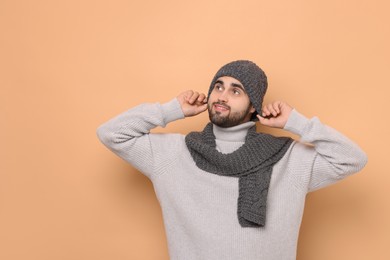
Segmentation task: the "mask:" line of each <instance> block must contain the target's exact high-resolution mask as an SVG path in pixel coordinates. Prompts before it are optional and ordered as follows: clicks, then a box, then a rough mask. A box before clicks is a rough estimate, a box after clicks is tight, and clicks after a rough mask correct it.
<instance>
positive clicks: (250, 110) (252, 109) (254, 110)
mask: <svg viewBox="0 0 390 260" xmlns="http://www.w3.org/2000/svg"><path fill="white" fill-rule="evenodd" d="M249 112H251V113H254V112H256V109H255V107H254V106H252V105H251V109H249Z"/></svg>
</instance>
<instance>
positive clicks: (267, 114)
mask: <svg viewBox="0 0 390 260" xmlns="http://www.w3.org/2000/svg"><path fill="white" fill-rule="evenodd" d="M261 111H262V115H263V116H264V117H266V116H269V115H271V112H270V111H269V110H268V107H267V106H263V109H262V110H261Z"/></svg>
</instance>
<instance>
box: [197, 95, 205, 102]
mask: <svg viewBox="0 0 390 260" xmlns="http://www.w3.org/2000/svg"><path fill="white" fill-rule="evenodd" d="M197 101H198V102H199V103H206V102H207V99H206V95H205V94H203V93H201V94H199V97H198V100H197Z"/></svg>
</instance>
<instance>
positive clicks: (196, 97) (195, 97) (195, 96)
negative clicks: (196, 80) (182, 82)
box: [188, 91, 199, 105]
mask: <svg viewBox="0 0 390 260" xmlns="http://www.w3.org/2000/svg"><path fill="white" fill-rule="evenodd" d="M198 97H199V93H198V92H196V91H195V92H193V93H192V95H191V97H190V98H189V99H188V103H190V104H191V105H192V104H194V103H195V101H196V100H197V99H198Z"/></svg>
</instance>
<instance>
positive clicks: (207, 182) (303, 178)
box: [98, 60, 367, 260]
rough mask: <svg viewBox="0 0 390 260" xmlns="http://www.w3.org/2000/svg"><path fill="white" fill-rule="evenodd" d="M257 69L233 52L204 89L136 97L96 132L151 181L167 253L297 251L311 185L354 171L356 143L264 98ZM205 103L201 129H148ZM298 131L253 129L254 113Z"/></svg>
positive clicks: (230, 255) (358, 158)
mask: <svg viewBox="0 0 390 260" xmlns="http://www.w3.org/2000/svg"><path fill="white" fill-rule="evenodd" d="M266 90H267V78H266V76H265V74H264V72H263V71H262V70H261V69H260V68H259V67H258V66H257V65H256V64H255V63H253V62H251V61H246V60H239V61H234V62H231V63H228V64H226V65H225V66H223V67H222V68H221V69H220V70H219V71H218V72H217V73H216V75H215V76H214V78H213V80H212V82H211V85H210V89H209V91H208V95H207V98H206V95H204V94H199V93H198V92H194V91H185V92H183V93H181V94H180V95H178V96H177V97H176V98H174V99H173V100H171V101H170V102H168V103H165V104H158V103H156V104H142V105H139V106H137V107H135V108H133V109H131V110H129V111H127V112H124V113H122V114H120V115H118V116H117V117H115V118H113V119H111V120H110V121H108V122H107V123H105V124H103V125H102V126H100V127H99V129H98V136H99V138H100V140H101V141H102V142H103V143H104V144H105V145H106V146H107V147H108V148H109V149H111V150H112V151H113V152H114V153H116V154H117V155H119V156H120V157H122V158H123V159H125V160H126V161H128V162H129V163H131V164H132V165H133V166H134V167H136V168H137V169H138V170H139V171H141V172H142V173H143V174H145V175H146V176H147V177H148V178H150V180H151V181H152V183H153V186H154V189H155V191H156V195H157V197H158V200H159V202H160V204H161V208H162V212H163V217H164V223H165V229H166V234H167V240H168V247H169V254H170V257H171V259H178V260H184V259H185V260H187V259H197V260H199V259H200V260H203V259H204V260H212V259H215V260H221V259H223V260H226V259H234V260H238V259H243V260H252V259H253V260H254V259H264V260H272V259H275V260H286V259H295V257H296V246H297V238H298V232H299V227H300V223H301V219H302V215H303V209H304V203H305V196H306V194H307V193H308V192H310V191H313V190H316V189H319V188H321V187H324V186H327V185H329V184H332V183H334V182H336V181H338V180H340V179H342V178H344V177H346V176H347V175H349V174H352V173H355V172H358V171H359V170H361V169H362V168H363V167H364V165H365V164H366V161H367V158H366V155H365V153H364V152H363V151H361V150H360V148H359V147H358V146H357V145H355V144H354V143H353V142H351V141H350V140H348V139H347V138H346V137H344V136H343V135H341V134H340V133H338V132H336V131H335V130H334V129H331V128H330V127H328V126H325V125H323V124H322V123H321V122H320V121H319V119H318V118H316V117H315V118H312V119H307V118H306V117H304V116H303V115H301V114H300V113H298V112H297V111H296V110H295V109H293V108H292V107H290V106H289V105H288V104H286V103H285V102H280V101H277V102H273V103H271V104H268V105H265V106H263V105H262V101H263V97H264V95H265V92H266ZM205 110H208V113H209V118H210V121H211V122H210V123H208V124H207V125H206V127H205V128H204V130H203V131H202V132H192V133H189V134H188V135H186V136H184V135H181V134H151V133H150V130H151V129H153V128H155V127H157V126H165V125H166V124H168V123H169V122H172V121H174V120H178V119H181V118H184V117H190V116H195V115H198V114H200V113H202V112H204V111H205ZM257 120H259V121H260V124H262V125H265V126H270V127H277V128H283V129H285V130H286V131H290V132H292V133H294V134H297V135H299V136H300V141H294V140H292V139H291V138H287V137H274V136H272V135H268V134H261V133H257V132H256V129H255V121H257Z"/></svg>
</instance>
